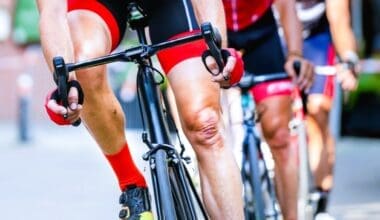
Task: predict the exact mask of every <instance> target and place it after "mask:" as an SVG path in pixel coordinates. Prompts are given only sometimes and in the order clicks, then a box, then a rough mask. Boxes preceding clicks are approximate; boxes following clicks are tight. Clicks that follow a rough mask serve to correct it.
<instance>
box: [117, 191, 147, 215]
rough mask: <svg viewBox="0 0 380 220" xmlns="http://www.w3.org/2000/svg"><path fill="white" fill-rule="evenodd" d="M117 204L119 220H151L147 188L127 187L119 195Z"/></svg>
mask: <svg viewBox="0 0 380 220" xmlns="http://www.w3.org/2000/svg"><path fill="white" fill-rule="evenodd" d="M119 203H120V204H121V211H120V213H119V218H120V219H121V220H127V219H128V220H153V214H152V212H151V210H150V203H149V193H148V189H147V188H142V187H136V186H128V187H127V189H126V190H125V191H124V192H123V193H122V194H121V196H120V199H119Z"/></svg>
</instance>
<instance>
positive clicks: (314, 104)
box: [307, 98, 331, 128]
mask: <svg viewBox="0 0 380 220" xmlns="http://www.w3.org/2000/svg"><path fill="white" fill-rule="evenodd" d="M330 109H331V101H330V100H328V99H326V98H320V99H317V98H311V99H310V100H309V103H308V105H307V111H308V116H310V117H311V118H313V119H314V120H315V122H316V123H317V124H318V126H319V127H321V128H324V127H326V126H327V125H328V122H329V112H330Z"/></svg>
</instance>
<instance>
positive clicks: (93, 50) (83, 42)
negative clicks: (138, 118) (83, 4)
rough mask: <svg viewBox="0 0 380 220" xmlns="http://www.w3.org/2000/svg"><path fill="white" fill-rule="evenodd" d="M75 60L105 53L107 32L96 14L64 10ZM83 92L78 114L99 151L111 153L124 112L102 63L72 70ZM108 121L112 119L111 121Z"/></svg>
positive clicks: (121, 138) (120, 137)
mask: <svg viewBox="0 0 380 220" xmlns="http://www.w3.org/2000/svg"><path fill="white" fill-rule="evenodd" d="M68 19H69V26H70V29H71V30H72V32H71V33H72V34H71V37H72V40H73V47H74V51H75V60H84V59H90V58H94V57H98V56H102V55H106V54H108V53H109V52H110V50H111V42H110V34H109V32H108V29H107V28H106V26H105V24H104V21H103V20H102V19H101V18H100V17H99V16H98V15H96V14H94V13H91V12H89V11H85V10H77V11H73V12H70V13H69V14H68ZM76 75H77V78H78V80H79V81H80V83H81V85H82V87H83V90H84V93H85V101H84V106H83V112H82V118H83V120H84V122H85V124H86V127H87V128H88V130H89V131H90V133H91V134H92V136H93V137H94V138H95V140H96V142H97V143H98V144H99V145H100V147H101V148H102V150H103V152H104V153H106V154H113V153H117V152H119V151H120V149H121V147H122V146H123V144H124V143H125V134H124V115H123V113H122V110H121V107H120V104H119V102H118V101H117V99H116V98H115V96H114V94H113V92H112V89H111V88H110V86H109V83H108V80H107V73H106V67H105V66H104V65H103V66H99V67H95V68H90V69H84V70H80V71H77V72H76ZM111 122H112V123H111Z"/></svg>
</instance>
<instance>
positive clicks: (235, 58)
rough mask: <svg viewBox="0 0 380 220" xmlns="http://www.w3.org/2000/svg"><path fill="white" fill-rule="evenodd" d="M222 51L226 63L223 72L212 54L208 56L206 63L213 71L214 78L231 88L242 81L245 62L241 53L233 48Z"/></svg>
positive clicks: (225, 86) (224, 86) (223, 86)
mask: <svg viewBox="0 0 380 220" xmlns="http://www.w3.org/2000/svg"><path fill="white" fill-rule="evenodd" d="M222 53H223V59H224V61H225V65H224V68H223V70H222V71H221V72H219V69H218V65H217V63H216V62H215V60H214V59H213V57H211V56H208V57H207V58H206V65H207V67H208V69H209V70H210V71H211V72H212V73H213V74H212V80H213V81H214V82H217V83H219V84H220V86H221V87H222V88H229V87H231V86H232V85H234V84H236V83H238V82H239V81H240V79H241V77H242V76H243V73H244V63H243V59H242V57H241V55H240V54H239V53H238V52H237V51H236V50H235V49H233V48H228V49H223V50H222Z"/></svg>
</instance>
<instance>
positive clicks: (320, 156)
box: [304, 31, 335, 212]
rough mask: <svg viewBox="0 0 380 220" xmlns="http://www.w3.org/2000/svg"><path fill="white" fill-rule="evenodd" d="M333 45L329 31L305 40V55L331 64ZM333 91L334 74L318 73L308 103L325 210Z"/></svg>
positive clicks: (329, 185) (329, 184) (330, 173)
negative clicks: (324, 196) (323, 74)
mask: <svg viewBox="0 0 380 220" xmlns="http://www.w3.org/2000/svg"><path fill="white" fill-rule="evenodd" d="M316 45H317V46H316ZM332 48H333V47H332V45H331V38H330V35H329V33H328V32H327V31H326V32H324V33H320V34H318V35H316V36H312V37H310V38H308V39H307V40H305V42H304V55H305V57H306V58H308V59H309V60H311V61H313V62H314V65H319V66H325V65H331V64H333V61H334V58H335V54H334V50H333V49H332ZM333 91H334V77H332V76H322V75H316V77H315V80H314V84H313V86H312V87H311V89H310V92H309V97H308V106H307V107H308V133H309V136H308V137H309V158H310V166H311V169H312V171H313V173H314V179H315V185H316V188H317V189H318V190H319V191H321V192H322V193H323V194H324V195H326V199H324V198H323V199H322V201H321V203H320V205H319V207H318V209H319V211H322V212H324V211H326V203H327V194H328V192H329V191H330V190H331V189H332V187H333V167H334V163H335V143H334V138H333V136H332V134H331V132H330V128H329V113H330V110H331V107H332V97H333Z"/></svg>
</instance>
